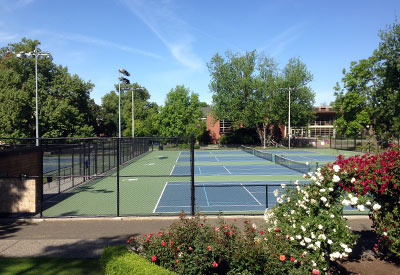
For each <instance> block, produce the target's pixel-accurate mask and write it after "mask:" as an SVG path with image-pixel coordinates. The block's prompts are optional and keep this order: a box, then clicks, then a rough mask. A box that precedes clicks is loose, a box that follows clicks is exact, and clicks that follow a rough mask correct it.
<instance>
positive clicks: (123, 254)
mask: <svg viewBox="0 0 400 275" xmlns="http://www.w3.org/2000/svg"><path fill="white" fill-rule="evenodd" d="M100 262H101V265H102V268H103V270H104V274H106V275H108V274H110V275H111V274H118V275H119V274H127V275H129V274H143V275H158V274H160V275H161V274H163V275H165V274H174V273H173V272H170V271H168V270H166V269H164V268H162V267H160V266H157V265H155V264H153V263H151V262H149V261H147V260H146V259H144V258H143V257H141V256H139V255H137V254H134V253H130V252H129V251H128V249H127V248H126V247H125V246H108V247H105V248H104V250H103V253H102V255H101V259H100Z"/></svg>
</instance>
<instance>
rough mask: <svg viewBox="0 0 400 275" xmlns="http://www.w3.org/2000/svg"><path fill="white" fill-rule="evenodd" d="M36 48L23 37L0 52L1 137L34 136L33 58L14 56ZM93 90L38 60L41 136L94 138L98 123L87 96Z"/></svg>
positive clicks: (35, 45) (76, 78)
mask: <svg viewBox="0 0 400 275" xmlns="http://www.w3.org/2000/svg"><path fill="white" fill-rule="evenodd" d="M39 45H40V42H39V41H37V40H34V41H33V40H30V39H25V38H23V39H22V41H21V42H19V43H15V44H9V46H7V47H3V48H1V49H0V80H1V81H0V102H1V104H0V111H1V114H2V116H1V117H0V136H4V137H34V136H35V116H36V115H35V112H36V107H35V98H36V96H35V58H22V59H19V58H17V57H16V53H18V52H20V51H25V52H32V51H33V50H34V48H35V47H37V46H39ZM39 50H40V49H39ZM92 88H93V84H92V83H90V82H85V81H83V80H82V79H80V78H79V77H78V76H77V75H70V74H69V73H68V70H67V68H65V67H62V66H56V65H55V64H54V63H52V61H51V60H49V59H38V102H39V123H40V125H39V130H40V136H42V137H62V136H93V135H94V134H95V133H94V130H95V129H97V122H96V113H95V112H94V108H93V104H94V102H93V101H91V100H90V97H89V94H90V91H91V90H92Z"/></svg>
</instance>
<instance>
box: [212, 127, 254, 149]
mask: <svg viewBox="0 0 400 275" xmlns="http://www.w3.org/2000/svg"><path fill="white" fill-rule="evenodd" d="M219 144H223V145H228V144H250V145H254V144H260V139H259V137H258V134H257V132H256V130H255V129H251V128H240V129H237V130H234V131H232V132H231V133H228V134H225V135H223V136H222V137H221V138H220V139H219Z"/></svg>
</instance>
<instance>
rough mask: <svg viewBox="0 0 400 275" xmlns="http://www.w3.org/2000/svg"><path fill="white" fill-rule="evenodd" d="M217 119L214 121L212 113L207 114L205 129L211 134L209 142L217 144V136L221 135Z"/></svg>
mask: <svg viewBox="0 0 400 275" xmlns="http://www.w3.org/2000/svg"><path fill="white" fill-rule="evenodd" d="M219 127H220V124H219V120H217V121H214V118H213V117H212V115H207V130H209V131H210V136H211V143H212V144H217V143H218V140H219V138H220V137H221V135H220V133H219V130H220V128H219Z"/></svg>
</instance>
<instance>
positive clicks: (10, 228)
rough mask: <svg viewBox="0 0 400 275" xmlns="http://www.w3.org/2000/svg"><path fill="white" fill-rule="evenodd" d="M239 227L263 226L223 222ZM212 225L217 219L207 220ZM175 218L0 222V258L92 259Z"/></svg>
mask: <svg viewBox="0 0 400 275" xmlns="http://www.w3.org/2000/svg"><path fill="white" fill-rule="evenodd" d="M234 218H235V219H237V224H242V223H243V221H244V220H246V219H248V220H250V221H251V222H255V223H262V221H263V217H262V216H251V217H250V216H244V217H243V216H240V217H232V216H229V217H227V218H225V220H226V222H228V223H232V222H233V219H234ZM207 219H208V220H210V221H213V220H214V221H215V220H216V217H208V218H207ZM348 219H349V225H350V226H351V227H352V229H353V230H355V231H369V230H370V229H371V222H370V220H369V219H368V217H367V216H350V217H348ZM177 220H178V217H146V218H141V217H127V218H88V219H83V218H69V219H25V220H24V219H19V220H1V219H0V257H77V258H95V257H99V256H100V255H101V252H102V250H103V248H104V247H105V246H107V245H117V244H125V243H126V240H127V239H128V238H129V237H131V236H139V235H141V234H144V233H157V232H158V231H159V230H160V229H162V228H166V227H168V226H169V225H170V224H172V223H173V222H174V221H177Z"/></svg>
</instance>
